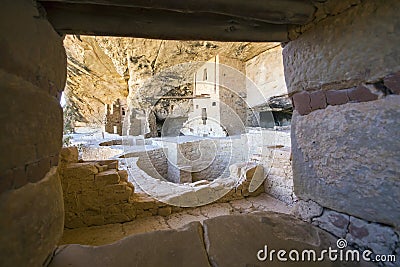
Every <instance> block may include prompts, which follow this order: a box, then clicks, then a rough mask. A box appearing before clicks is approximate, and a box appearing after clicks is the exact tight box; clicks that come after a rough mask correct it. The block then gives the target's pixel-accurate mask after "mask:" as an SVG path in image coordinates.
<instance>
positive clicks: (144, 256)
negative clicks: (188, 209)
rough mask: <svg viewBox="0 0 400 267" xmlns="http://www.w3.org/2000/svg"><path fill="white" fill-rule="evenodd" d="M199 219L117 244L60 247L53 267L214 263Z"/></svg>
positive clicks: (195, 264) (196, 264) (172, 266)
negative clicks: (210, 259)
mask: <svg viewBox="0 0 400 267" xmlns="http://www.w3.org/2000/svg"><path fill="white" fill-rule="evenodd" d="M202 233H203V232H202V227H201V224H200V223H199V222H193V223H190V224H188V225H187V226H186V227H185V228H181V229H178V230H165V231H156V232H151V233H144V234H138V235H132V236H129V237H127V238H125V239H122V240H120V241H118V242H116V243H113V244H110V245H105V246H98V247H91V246H82V245H66V246H62V247H59V249H58V250H57V251H56V253H55V256H54V258H53V260H52V261H51V263H50V265H49V267H64V266H65V267H67V266H74V267H80V266H82V267H87V266H96V267H101V266H104V267H105V266H107V267H109V266H118V267H124V266H127V267H128V266H129V267H131V266H140V267H146V266H149V267H153V266H166V267H168V266H171V267H178V266H182V267H186V266H199V267H200V266H201V267H203V266H210V265H209V263H208V258H207V254H206V251H205V248H204V243H203V237H202Z"/></svg>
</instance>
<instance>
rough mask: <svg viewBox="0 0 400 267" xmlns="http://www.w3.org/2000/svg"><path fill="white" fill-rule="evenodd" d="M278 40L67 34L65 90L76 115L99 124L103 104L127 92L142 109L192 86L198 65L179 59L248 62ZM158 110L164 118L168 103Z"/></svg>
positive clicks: (131, 103) (130, 102)
mask: <svg viewBox="0 0 400 267" xmlns="http://www.w3.org/2000/svg"><path fill="white" fill-rule="evenodd" d="M276 45H277V43H248V42H246V43H243V42H242V43H240V42H239V43H229V42H226V43H225V42H209V41H166V40H152V39H141V38H122V37H89V36H66V37H65V39H64V46H65V48H66V51H67V56H68V63H69V64H68V79H67V88H66V90H65V93H66V96H67V98H68V99H69V104H70V105H71V106H72V107H74V110H75V111H76V113H77V114H76V115H78V116H76V118H77V119H78V120H80V121H84V122H89V123H98V122H101V120H102V115H103V112H104V110H103V109H104V104H111V103H112V102H114V101H115V100H116V99H118V98H119V99H124V98H126V97H127V96H128V94H129V98H128V106H129V107H130V108H131V109H139V110H143V109H146V108H148V107H150V106H153V105H154V104H156V103H153V102H152V100H154V96H157V95H164V94H165V93H167V92H168V91H170V90H175V89H176V88H179V87H180V86H181V87H184V86H187V87H188V88H189V89H191V85H190V83H191V82H192V78H193V77H192V73H193V71H194V69H193V68H194V67H195V66H196V64H194V65H193V64H189V65H181V66H176V65H178V64H181V63H189V62H195V61H207V60H208V59H210V58H211V57H213V56H215V55H217V54H219V55H223V56H226V57H231V58H236V59H239V60H241V61H247V60H249V59H251V58H253V57H254V56H256V55H258V54H260V53H262V52H264V51H266V50H267V49H269V48H271V47H273V46H276ZM170 67H172V68H170ZM166 69H168V70H166ZM157 74H158V75H157ZM155 75H157V76H156V77H154V79H152V80H151V81H149V80H148V79H149V78H151V77H153V76H155ZM186 102H188V101H186ZM159 108H160V109H159ZM155 112H156V116H157V118H162V117H163V115H162V114H163V113H165V108H164V107H160V106H157V107H156V108H155Z"/></svg>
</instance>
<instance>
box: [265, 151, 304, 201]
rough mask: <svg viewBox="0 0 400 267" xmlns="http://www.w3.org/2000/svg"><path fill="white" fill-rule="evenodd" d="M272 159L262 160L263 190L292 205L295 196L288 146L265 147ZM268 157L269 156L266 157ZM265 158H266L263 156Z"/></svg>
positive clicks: (295, 198)
mask: <svg viewBox="0 0 400 267" xmlns="http://www.w3.org/2000/svg"><path fill="white" fill-rule="evenodd" d="M266 150H267V151H268V153H269V155H270V157H272V161H269V162H262V165H263V166H265V168H268V169H267V170H266V172H267V174H266V179H265V183H264V188H265V192H266V193H268V194H270V195H271V196H274V197H275V198H277V199H279V200H281V201H283V202H285V203H286V204H289V205H292V204H293V203H294V202H295V201H296V200H297V197H296V195H295V194H294V191H293V172H292V162H291V159H290V156H291V150H290V147H279V146H278V147H270V148H266ZM268 158H269V157H268ZM264 159H266V158H264Z"/></svg>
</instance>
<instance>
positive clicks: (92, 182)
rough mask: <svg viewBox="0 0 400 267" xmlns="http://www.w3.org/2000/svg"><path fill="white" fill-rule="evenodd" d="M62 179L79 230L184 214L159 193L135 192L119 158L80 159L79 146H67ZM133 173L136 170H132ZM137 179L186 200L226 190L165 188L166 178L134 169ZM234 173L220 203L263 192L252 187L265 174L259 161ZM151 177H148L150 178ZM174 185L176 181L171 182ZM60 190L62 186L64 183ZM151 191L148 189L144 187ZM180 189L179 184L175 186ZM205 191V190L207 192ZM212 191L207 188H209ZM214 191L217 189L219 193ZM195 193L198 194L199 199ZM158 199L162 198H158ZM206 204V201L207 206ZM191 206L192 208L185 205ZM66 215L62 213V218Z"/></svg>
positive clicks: (70, 219) (68, 214)
mask: <svg viewBox="0 0 400 267" xmlns="http://www.w3.org/2000/svg"><path fill="white" fill-rule="evenodd" d="M59 168H60V178H61V185H62V191H63V197H64V207H65V227H66V228H79V227H86V226H94V225H97V226H98V225H104V224H112V223H122V222H127V221H132V220H134V219H136V218H141V217H147V216H155V215H161V216H168V215H170V214H171V213H172V212H179V211H181V210H182V207H179V206H175V205H174V204H171V203H169V202H168V201H164V202H161V201H160V200H157V199H160V198H159V197H157V196H149V195H147V194H145V193H134V189H135V188H134V185H133V184H132V183H131V182H129V178H128V172H127V171H126V170H118V161H116V160H102V161H78V151H77V149H76V148H74V147H68V148H63V150H62V152H61V158H60V166H59ZM130 171H131V172H132V171H133V170H130ZM131 174H132V175H134V176H135V179H141V180H142V181H144V182H145V184H143V185H142V186H144V185H145V186H150V187H151V188H153V189H156V190H158V191H159V192H164V193H165V192H166V191H167V192H166V193H167V194H168V195H169V196H168V197H169V198H174V197H176V198H179V199H180V201H181V202H182V203H184V202H186V203H190V202H191V201H193V200H195V201H199V200H200V199H201V198H205V199H209V198H210V190H211V191H212V190H215V191H218V190H221V189H223V186H224V185H220V188H218V189H217V188H216V186H213V187H210V188H204V186H202V185H194V186H200V187H202V188H200V187H198V188H196V189H197V190H194V191H192V192H188V191H181V192H179V191H176V190H171V188H167V187H165V186H166V185H165V182H164V181H163V180H159V179H156V178H153V177H151V176H147V177H142V178H140V175H141V174H142V175H143V174H144V173H143V172H142V173H140V171H134V172H133V173H131ZM231 174H232V175H236V176H237V177H236V178H239V177H241V179H237V180H238V181H239V183H238V184H237V186H235V187H233V188H231V189H228V190H227V191H226V194H225V195H224V196H223V197H222V195H221V197H222V198H221V199H217V198H216V199H215V200H214V201H218V202H227V201H231V200H235V199H241V198H244V197H247V196H257V195H259V194H261V193H262V192H264V188H263V187H262V186H259V187H257V188H254V190H252V189H251V188H250V187H251V182H252V181H253V180H254V179H260V178H262V176H263V175H264V172H263V168H262V166H258V165H256V164H254V163H240V164H236V165H234V167H233V168H231ZM147 178H148V179H149V180H147V181H146V180H145V179H147ZM169 184H171V183H169ZM60 189H61V187H60ZM142 189H144V191H146V192H147V193H149V192H150V191H148V190H146V188H142ZM172 189H176V188H172ZM202 189H205V190H202ZM207 189H208V190H207ZM214 193H215V192H214ZM195 194H198V195H196V196H195V197H194V195H195ZM156 197H157V199H156ZM208 203H209V202H205V203H204V204H208ZM185 207H191V206H185ZM61 217H62V216H61Z"/></svg>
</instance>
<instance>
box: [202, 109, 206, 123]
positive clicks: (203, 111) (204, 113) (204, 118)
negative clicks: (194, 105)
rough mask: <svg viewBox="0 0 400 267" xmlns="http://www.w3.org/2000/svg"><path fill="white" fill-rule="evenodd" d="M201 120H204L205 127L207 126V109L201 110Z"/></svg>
mask: <svg viewBox="0 0 400 267" xmlns="http://www.w3.org/2000/svg"><path fill="white" fill-rule="evenodd" d="M201 119H202V120H203V125H206V122H207V109H206V108H202V109H201Z"/></svg>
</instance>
